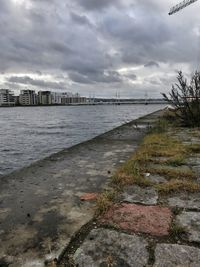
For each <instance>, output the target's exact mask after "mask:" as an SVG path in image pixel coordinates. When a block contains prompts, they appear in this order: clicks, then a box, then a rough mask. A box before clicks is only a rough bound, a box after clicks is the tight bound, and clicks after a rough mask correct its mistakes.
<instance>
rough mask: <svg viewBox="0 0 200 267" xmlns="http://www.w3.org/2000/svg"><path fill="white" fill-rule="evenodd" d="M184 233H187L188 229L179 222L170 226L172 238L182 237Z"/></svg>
mask: <svg viewBox="0 0 200 267" xmlns="http://www.w3.org/2000/svg"><path fill="white" fill-rule="evenodd" d="M183 234H186V229H185V227H183V226H181V225H179V224H177V223H175V222H174V223H172V226H171V228H170V236H171V237H172V238H175V239H177V238H181V237H182V235H183Z"/></svg>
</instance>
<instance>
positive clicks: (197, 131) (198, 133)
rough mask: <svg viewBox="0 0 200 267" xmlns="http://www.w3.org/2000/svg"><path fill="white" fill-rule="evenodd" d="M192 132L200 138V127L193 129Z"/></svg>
mask: <svg viewBox="0 0 200 267" xmlns="http://www.w3.org/2000/svg"><path fill="white" fill-rule="evenodd" d="M191 133H192V135H193V136H194V137H197V138H200V128H197V129H193V131H192V132H191Z"/></svg>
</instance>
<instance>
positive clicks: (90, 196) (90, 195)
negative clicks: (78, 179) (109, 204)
mask: <svg viewBox="0 0 200 267" xmlns="http://www.w3.org/2000/svg"><path fill="white" fill-rule="evenodd" d="M97 195H98V194H97V193H86V194H84V195H83V196H81V197H80V200H82V201H92V200H96V198H97Z"/></svg>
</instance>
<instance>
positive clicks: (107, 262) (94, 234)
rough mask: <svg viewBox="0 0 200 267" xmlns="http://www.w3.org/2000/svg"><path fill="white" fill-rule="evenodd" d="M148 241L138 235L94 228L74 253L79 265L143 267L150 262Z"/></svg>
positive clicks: (76, 262)
mask: <svg viewBox="0 0 200 267" xmlns="http://www.w3.org/2000/svg"><path fill="white" fill-rule="evenodd" d="M147 246H148V244H147V242H146V241H145V240H144V239H143V238H141V237H138V236H136V235H128V234H124V233H119V232H116V231H113V230H107V229H96V230H92V231H91V233H90V234H89V236H88V237H87V239H86V240H85V242H84V243H83V244H82V246H81V247H80V248H79V249H78V250H77V251H76V253H75V255H74V262H75V266H79V267H89V266H90V267H103V266H105V267H106V266H115V267H122V266H124V267H143V266H146V265H147V263H148V252H147Z"/></svg>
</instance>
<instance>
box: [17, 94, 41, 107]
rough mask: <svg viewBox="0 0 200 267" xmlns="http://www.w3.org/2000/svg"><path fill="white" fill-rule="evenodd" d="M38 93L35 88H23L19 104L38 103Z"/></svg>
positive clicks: (33, 104) (30, 104)
mask: <svg viewBox="0 0 200 267" xmlns="http://www.w3.org/2000/svg"><path fill="white" fill-rule="evenodd" d="M37 102H38V101H37V95H36V93H35V91H34V90H21V91H20V95H19V104H20V105H22V106H35V105H37Z"/></svg>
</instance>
